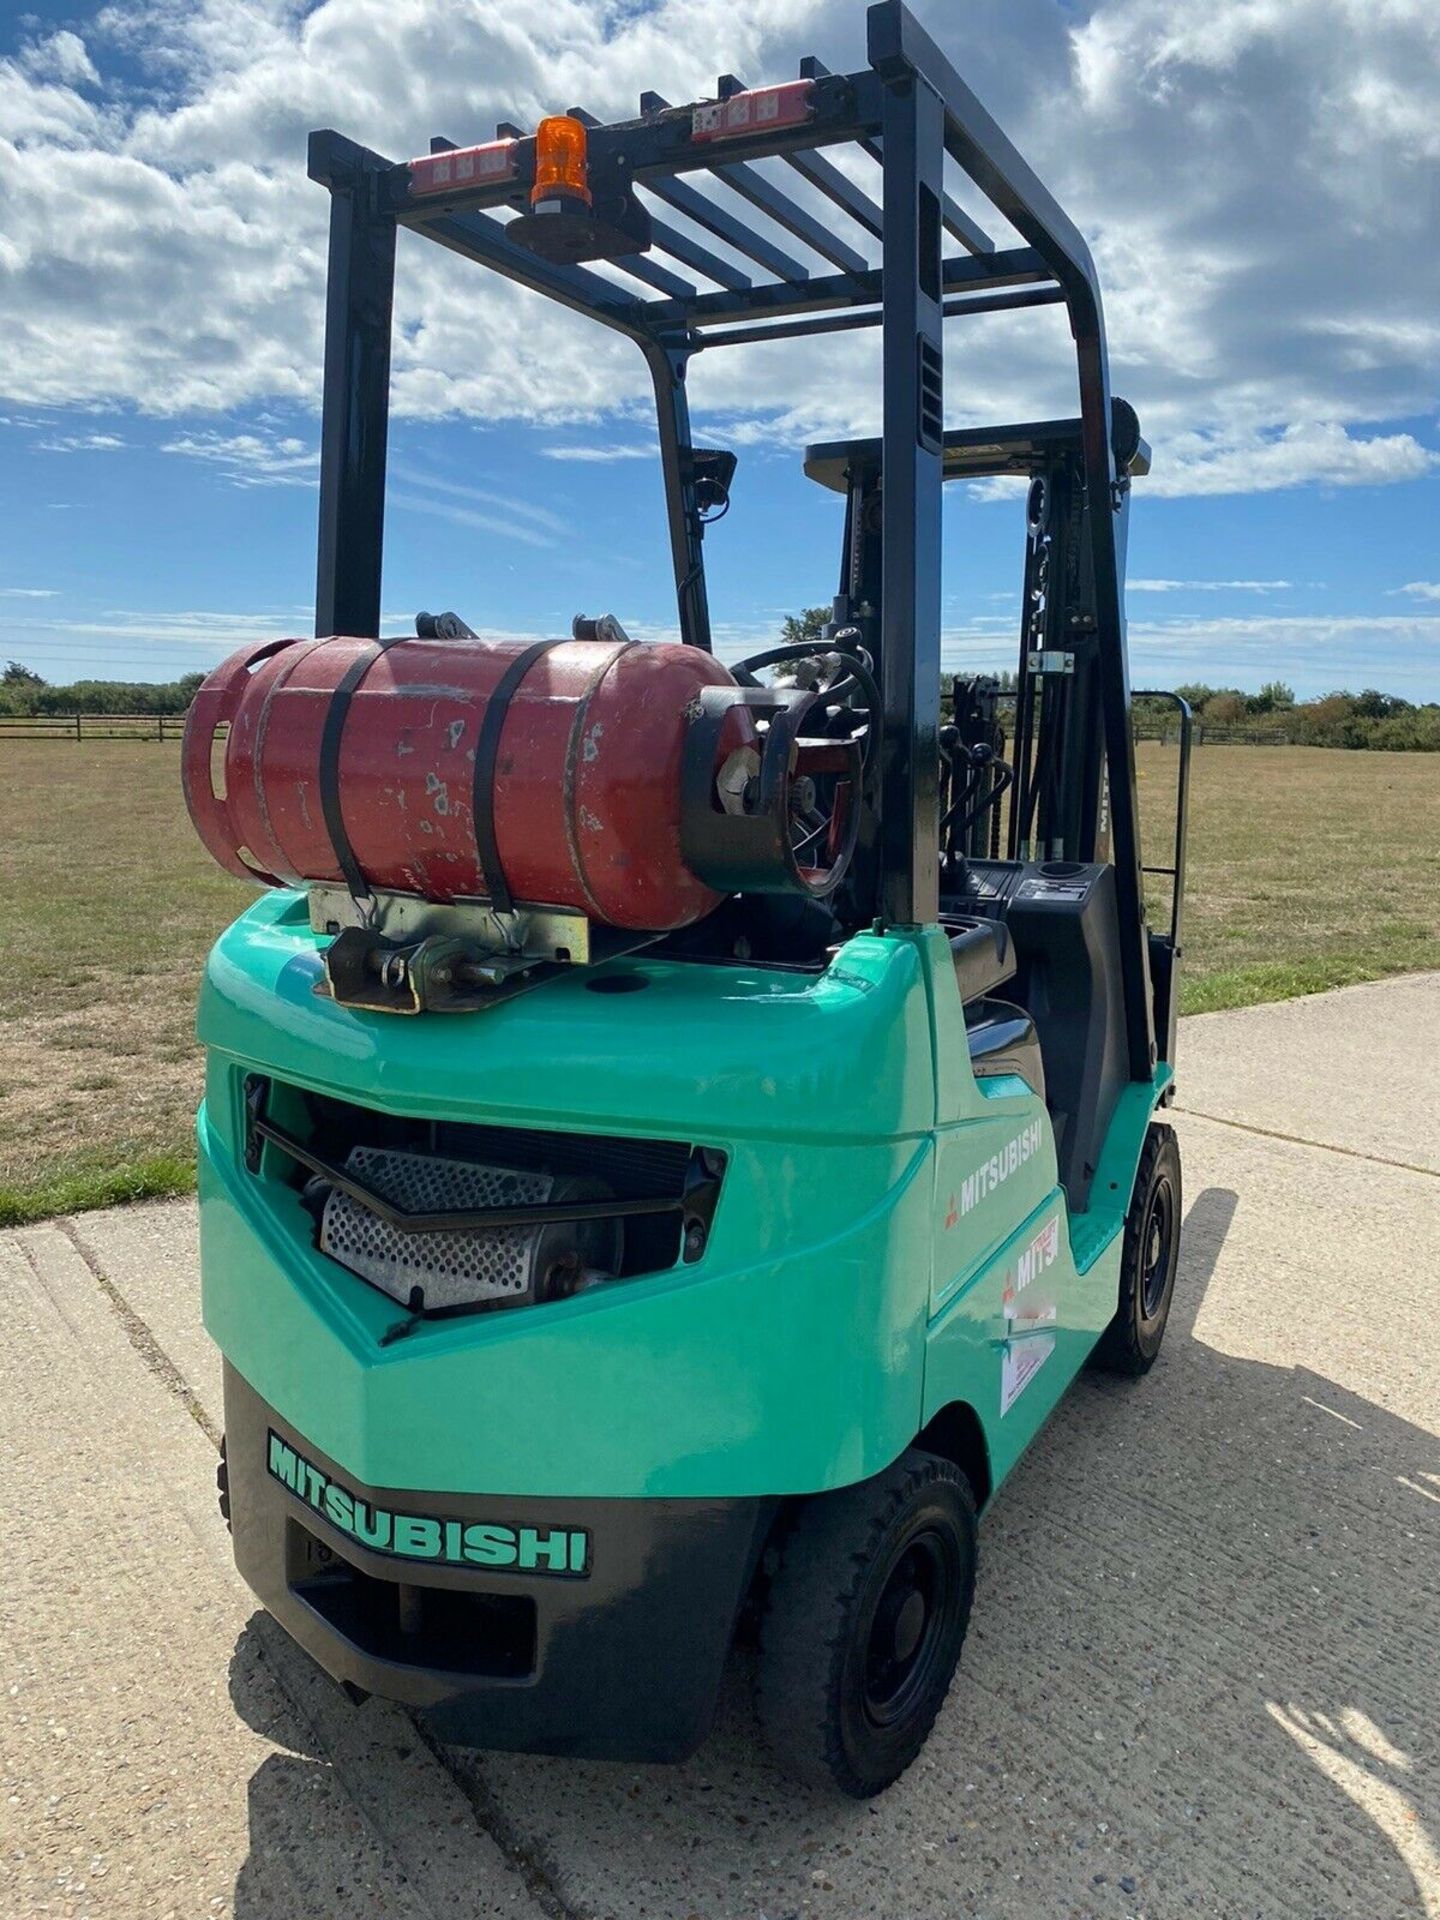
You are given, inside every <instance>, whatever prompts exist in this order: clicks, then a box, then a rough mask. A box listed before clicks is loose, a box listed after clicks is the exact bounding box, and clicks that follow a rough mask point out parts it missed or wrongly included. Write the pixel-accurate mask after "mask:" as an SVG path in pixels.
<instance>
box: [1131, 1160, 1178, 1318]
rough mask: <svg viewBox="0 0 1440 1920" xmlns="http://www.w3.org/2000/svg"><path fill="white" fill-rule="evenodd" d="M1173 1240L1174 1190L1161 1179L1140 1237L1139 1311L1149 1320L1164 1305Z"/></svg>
mask: <svg viewBox="0 0 1440 1920" xmlns="http://www.w3.org/2000/svg"><path fill="white" fill-rule="evenodd" d="M1174 1239H1175V1190H1174V1188H1173V1187H1172V1186H1171V1185H1170V1182H1169V1181H1168V1180H1166V1179H1164V1178H1161V1179H1159V1180H1157V1181H1156V1182H1155V1185H1154V1186H1153V1187H1152V1188H1151V1190H1150V1205H1149V1206H1148V1208H1147V1209H1146V1212H1145V1228H1144V1232H1143V1234H1142V1236H1141V1240H1140V1263H1141V1264H1140V1311H1141V1313H1142V1315H1143V1316H1144V1318H1145V1319H1146V1320H1153V1319H1154V1318H1155V1317H1156V1315H1157V1314H1158V1313H1159V1311H1160V1309H1161V1307H1162V1306H1163V1305H1164V1301H1165V1293H1166V1289H1167V1288H1168V1286H1169V1284H1170V1259H1171V1249H1172V1246H1173V1244H1174Z"/></svg>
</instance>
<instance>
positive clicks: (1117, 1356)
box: [1093, 1124, 1181, 1378]
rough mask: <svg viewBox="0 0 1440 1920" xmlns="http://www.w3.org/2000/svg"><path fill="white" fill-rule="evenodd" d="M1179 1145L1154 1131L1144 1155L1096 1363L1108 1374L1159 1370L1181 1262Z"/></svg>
mask: <svg viewBox="0 0 1440 1920" xmlns="http://www.w3.org/2000/svg"><path fill="white" fill-rule="evenodd" d="M1180 1200H1181V1189H1180V1144H1179V1142H1178V1141H1177V1140H1176V1138H1175V1129H1174V1128H1173V1127H1167V1126H1162V1125H1159V1124H1156V1125H1152V1126H1151V1128H1150V1131H1149V1133H1148V1135H1147V1136H1146V1140H1145V1147H1144V1151H1143V1152H1142V1153H1141V1155H1140V1166H1139V1169H1138V1171H1137V1172H1136V1175H1135V1190H1134V1193H1133V1194H1132V1196H1131V1199H1130V1211H1129V1212H1128V1213H1127V1214H1126V1216H1125V1244H1124V1251H1123V1252H1122V1254H1121V1256H1120V1298H1119V1301H1118V1303H1117V1305H1116V1308H1115V1318H1114V1319H1113V1320H1112V1321H1111V1322H1110V1324H1109V1326H1108V1327H1107V1328H1106V1329H1105V1331H1104V1333H1103V1334H1101V1336H1100V1341H1099V1344H1098V1345H1097V1346H1096V1348H1095V1352H1094V1355H1093V1359H1094V1362H1095V1365H1096V1366H1097V1367H1102V1368H1104V1369H1105V1370H1106V1371H1107V1372H1109V1373H1123V1374H1129V1375H1130V1376H1131V1377H1132V1378H1138V1377H1139V1375H1141V1374H1142V1373H1148V1372H1149V1371H1150V1369H1151V1367H1153V1366H1154V1364H1155V1357H1156V1355H1157V1354H1158V1353H1159V1351H1160V1342H1161V1341H1162V1340H1163V1339H1164V1338H1165V1322H1166V1321H1167V1320H1168V1319H1169V1318H1170V1302H1171V1300H1172V1298H1173V1297H1174V1293H1175V1266H1176V1262H1177V1261H1178V1259H1179V1257H1180Z"/></svg>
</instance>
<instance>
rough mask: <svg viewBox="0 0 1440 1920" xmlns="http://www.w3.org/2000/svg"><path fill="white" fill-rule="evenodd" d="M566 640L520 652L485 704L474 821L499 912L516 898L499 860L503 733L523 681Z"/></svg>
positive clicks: (484, 880)
mask: <svg viewBox="0 0 1440 1920" xmlns="http://www.w3.org/2000/svg"><path fill="white" fill-rule="evenodd" d="M569 644H570V642H569V641H566V640H537V641H536V642H535V643H534V645H533V646H529V647H526V649H525V651H524V652H523V653H517V654H516V656H515V658H514V659H513V660H512V661H511V662H510V664H509V666H508V667H507V668H506V669H505V671H504V673H502V674H501V676H500V678H499V680H498V681H497V682H496V686H495V691H494V692H493V693H492V694H491V696H490V698H489V700H488V701H487V702H486V703H485V718H484V719H483V720H482V721H481V723H480V738H479V739H478V740H477V741H476V743H475V784H474V787H473V790H472V801H471V812H472V814H473V817H474V822H475V857H476V859H477V861H478V862H479V865H480V884H481V885H482V886H483V888H484V889H485V894H486V897H487V899H488V900H489V902H490V905H491V906H492V907H493V908H494V910H495V911H496V913H513V912H514V911H515V898H514V895H513V894H512V893H511V891H510V883H509V881H508V880H506V878H505V868H504V865H503V864H502V862H501V859H500V843H499V841H498V840H497V839H496V837H495V769H496V764H497V762H498V761H499V758H500V734H501V732H502V730H503V728H504V726H505V716H506V714H507V713H508V712H509V710H510V701H511V699H512V698H513V696H514V694H515V691H516V689H517V688H518V686H519V685H520V682H521V681H522V680H523V679H524V678H525V676H526V674H527V673H528V672H529V671H530V669H531V667H533V666H534V664H535V662H536V661H537V660H538V659H539V658H540V656H541V655H542V654H545V653H548V652H549V651H550V649H551V648H552V647H563V646H568V645H569Z"/></svg>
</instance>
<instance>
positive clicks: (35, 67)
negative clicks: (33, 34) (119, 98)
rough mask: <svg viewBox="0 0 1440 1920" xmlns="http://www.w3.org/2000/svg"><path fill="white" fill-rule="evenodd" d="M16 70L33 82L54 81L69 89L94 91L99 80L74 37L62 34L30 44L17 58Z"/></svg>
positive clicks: (75, 35) (84, 51) (91, 62)
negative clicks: (32, 78)
mask: <svg viewBox="0 0 1440 1920" xmlns="http://www.w3.org/2000/svg"><path fill="white" fill-rule="evenodd" d="M19 64H20V66H21V67H22V68H23V70H24V71H25V72H26V73H28V74H31V75H33V76H34V77H35V78H36V79H37V80H57V81H59V82H60V83H61V84H62V85H65V86H69V87H98V86H99V84H100V76H99V74H98V73H97V72H96V71H95V63H94V62H93V61H92V60H91V58H90V55H89V54H88V53H87V52H86V50H85V42H84V41H83V40H82V39H81V38H80V36H79V34H78V33H71V32H69V31H68V30H62V31H61V32H59V33H52V34H51V35H50V36H49V37H48V38H47V39H44V40H35V41H31V42H30V44H29V45H27V46H26V47H25V48H24V49H23V50H22V52H21V54H20V61H19Z"/></svg>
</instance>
